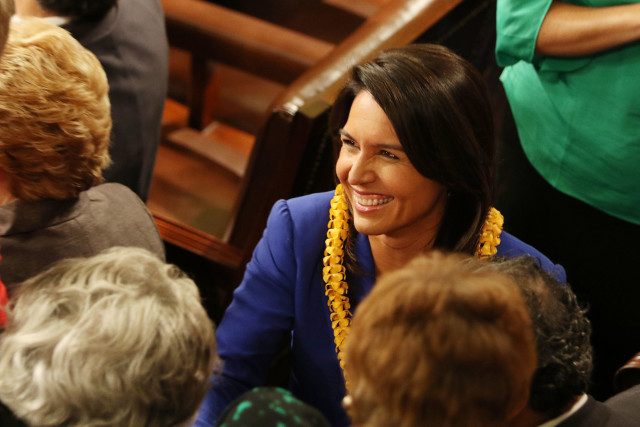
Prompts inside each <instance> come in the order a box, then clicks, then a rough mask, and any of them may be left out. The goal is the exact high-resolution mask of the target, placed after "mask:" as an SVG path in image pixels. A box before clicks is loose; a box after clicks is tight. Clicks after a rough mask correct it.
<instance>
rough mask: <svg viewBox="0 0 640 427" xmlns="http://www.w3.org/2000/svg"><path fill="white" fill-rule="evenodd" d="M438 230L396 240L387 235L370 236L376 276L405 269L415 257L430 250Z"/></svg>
mask: <svg viewBox="0 0 640 427" xmlns="http://www.w3.org/2000/svg"><path fill="white" fill-rule="evenodd" d="M436 233H437V229H436V230H428V231H426V232H425V233H423V234H422V235H418V236H407V237H405V238H394V237H389V236H387V235H379V236H369V244H370V245H371V254H372V255H373V260H374V262H375V265H376V275H377V274H380V273H385V272H388V271H393V270H397V269H398V268H401V267H403V266H404V265H405V264H406V263H407V262H409V261H410V260H411V259H413V258H414V257H415V256H417V255H419V254H421V253H424V252H426V251H428V250H430V249H431V248H432V247H433V243H434V242H435V238H436Z"/></svg>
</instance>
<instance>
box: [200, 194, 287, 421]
mask: <svg viewBox="0 0 640 427" xmlns="http://www.w3.org/2000/svg"><path fill="white" fill-rule="evenodd" d="M292 230H293V225H292V221H291V217H290V215H289V210H288V206H287V202H285V201H282V200H281V201H278V202H277V203H276V204H275V206H274V207H273V209H272V211H271V214H270V215H269V219H268V222H267V228H266V230H265V233H264V235H263V237H262V239H261V240H260V242H259V243H258V245H257V246H256V249H255V251H254V253H253V258H252V260H251V262H250V263H249V264H248V265H247V269H246V271H245V274H244V278H243V280H242V283H241V284H240V286H239V287H238V288H237V289H236V291H235V292H234V295H233V301H232V303H231V305H230V306H229V308H228V309H227V311H226V312H225V314H224V317H223V319H222V322H221V323H220V326H219V327H218V329H217V331H216V340H217V347H218V348H217V350H218V354H219V355H220V357H221V358H222V362H223V371H222V372H221V373H218V374H216V375H214V377H213V378H212V381H211V383H212V388H211V389H210V390H209V393H208V394H207V396H206V397H205V400H204V402H203V404H202V406H201V408H200V411H199V414H198V418H197V421H196V423H195V426H197V427H212V426H214V425H215V424H216V421H217V419H218V417H219V416H220V414H221V413H222V412H223V410H224V409H225V408H226V407H227V406H228V405H229V404H230V403H231V402H232V401H233V400H234V399H235V398H237V397H238V396H240V395H241V394H243V393H245V392H247V391H249V390H251V389H252V388H254V387H257V386H261V385H264V382H265V380H266V377H267V373H268V369H269V367H270V365H271V361H272V360H273V357H274V356H275V354H276V353H277V352H278V350H280V348H281V346H282V345H283V343H284V342H285V340H287V339H289V340H290V338H289V337H290V333H291V330H292V328H293V313H294V301H293V292H294V288H295V284H296V282H295V281H296V279H295V277H296V263H295V256H294V253H293V243H292V242H293V236H292V233H293V231H292Z"/></svg>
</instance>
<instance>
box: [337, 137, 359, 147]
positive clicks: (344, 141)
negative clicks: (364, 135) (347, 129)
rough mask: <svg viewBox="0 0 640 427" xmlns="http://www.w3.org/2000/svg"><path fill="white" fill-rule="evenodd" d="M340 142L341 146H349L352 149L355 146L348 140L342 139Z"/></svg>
mask: <svg viewBox="0 0 640 427" xmlns="http://www.w3.org/2000/svg"><path fill="white" fill-rule="evenodd" d="M340 141H341V142H342V145H349V146H352V147H353V146H355V145H356V143H355V142H353V141H352V140H350V139H345V138H342V139H341V140H340Z"/></svg>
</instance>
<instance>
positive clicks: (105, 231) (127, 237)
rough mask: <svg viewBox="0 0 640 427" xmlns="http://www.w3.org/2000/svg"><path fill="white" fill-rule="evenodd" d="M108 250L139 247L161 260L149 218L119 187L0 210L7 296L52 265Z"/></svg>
mask: <svg viewBox="0 0 640 427" xmlns="http://www.w3.org/2000/svg"><path fill="white" fill-rule="evenodd" d="M113 246H137V247H141V248H144V249H148V250H149V251H151V252H153V253H154V254H156V255H157V256H158V257H160V258H161V259H163V260H164V246H163V243H162V240H161V238H160V235H159V234H158V230H157V228H156V225H155V222H154V221H153V218H152V217H151V214H150V213H149V211H148V210H147V208H146V207H145V205H144V203H142V201H141V200H140V199H139V198H138V196H136V195H135V194H134V193H133V192H132V191H131V190H129V189H128V188H127V187H125V186H123V185H120V184H116V183H110V184H102V185H98V186H96V187H93V188H90V189H89V190H87V191H84V192H82V193H81V194H80V196H79V197H78V198H77V199H67V200H41V201H37V202H23V201H21V200H17V201H14V202H11V203H8V204H6V205H2V206H0V254H2V261H1V262H0V278H1V279H2V281H3V282H4V283H5V285H6V286H7V290H8V291H9V294H11V292H12V290H13V289H15V287H16V285H17V284H18V283H20V282H22V281H23V280H25V279H28V278H29V277H31V276H34V275H36V274H37V273H39V272H41V271H43V270H45V269H46V268H47V267H48V266H49V265H50V264H52V263H54V262H56V261H59V260H61V259H64V258H71V257H87V256H91V255H95V254H97V253H99V252H101V251H102V250H103V249H106V248H110V247H113Z"/></svg>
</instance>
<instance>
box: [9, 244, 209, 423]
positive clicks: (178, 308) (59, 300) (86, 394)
mask: <svg viewBox="0 0 640 427" xmlns="http://www.w3.org/2000/svg"><path fill="white" fill-rule="evenodd" d="M7 317H8V319H9V320H8V323H7V326H6V330H5V331H4V333H3V334H2V335H0V400H2V402H3V403H4V404H5V405H6V406H7V407H9V408H10V409H11V410H12V412H13V413H14V414H15V415H16V416H17V417H19V418H21V419H23V420H24V421H26V422H27V423H28V424H29V425H37V426H103V427H105V426H113V427H116V426H119V427H120V426H122V427H124V426H131V427H137V426H157V427H161V426H162V427H166V426H175V425H177V424H181V423H184V422H186V421H188V420H190V419H191V417H192V416H193V415H194V414H195V413H196V411H197V409H198V407H199V405H200V403H201V401H202V399H203V398H204V396H205V394H206V392H207V389H208V386H209V379H210V376H211V374H212V372H213V369H214V365H215V363H216V362H217V361H218V358H217V356H216V346H215V338H214V331H213V324H212V322H211V320H210V319H209V317H208V316H207V313H206V311H205V309H204V307H203V306H202V304H201V302H200V295H199V292H198V289H197V287H196V285H195V283H194V282H193V281H192V280H191V279H189V278H188V277H186V276H185V275H184V274H183V273H182V272H181V271H180V270H178V268H177V267H175V266H173V265H170V264H165V263H164V262H162V261H160V260H159V259H158V258H157V257H156V256H154V255H152V254H151V253H150V252H148V251H146V250H144V249H140V248H122V247H120V248H112V249H108V250H107V251H105V252H103V253H101V254H99V255H97V256H94V257H91V258H72V259H67V260H63V261H61V262H59V263H58V264H55V265H54V266H53V267H51V268H50V269H48V270H47V271H45V272H43V273H41V274H39V275H37V276H35V277H33V278H31V279H29V280H27V281H25V282H24V283H23V284H22V285H21V287H20V288H19V290H18V293H17V294H16V295H15V296H14V297H13V298H12V299H11V302H10V304H9V308H8V311H7Z"/></svg>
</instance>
